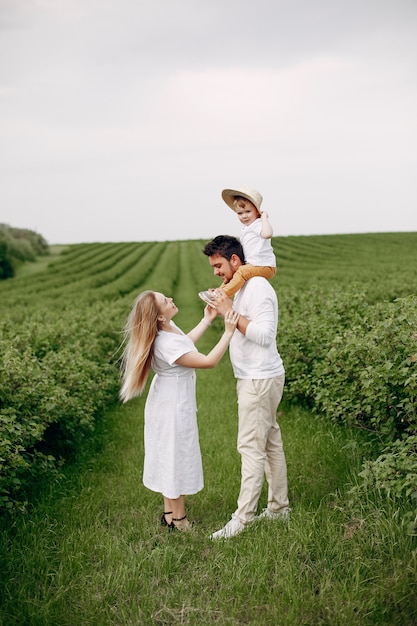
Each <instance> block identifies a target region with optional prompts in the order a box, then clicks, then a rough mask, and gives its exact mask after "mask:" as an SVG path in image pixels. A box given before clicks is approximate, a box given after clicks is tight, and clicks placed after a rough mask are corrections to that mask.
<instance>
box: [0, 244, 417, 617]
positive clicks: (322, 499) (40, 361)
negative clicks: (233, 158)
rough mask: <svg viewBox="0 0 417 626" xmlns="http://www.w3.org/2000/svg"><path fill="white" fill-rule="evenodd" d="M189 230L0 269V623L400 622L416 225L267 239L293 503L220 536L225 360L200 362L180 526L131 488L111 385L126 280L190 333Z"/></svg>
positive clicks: (136, 433)
mask: <svg viewBox="0 0 417 626" xmlns="http://www.w3.org/2000/svg"><path fill="white" fill-rule="evenodd" d="M204 243H205V242H203V241H177V242H154V243H152V242H137V243H135V242H131V243H108V244H105V243H102V244H82V245H81V244H80V245H71V246H65V247H63V248H56V249H54V250H53V251H52V252H53V254H52V255H51V258H50V259H49V263H45V259H42V260H41V261H39V262H36V263H34V264H28V265H25V266H23V267H22V268H21V269H20V270H19V273H18V275H17V276H16V277H15V278H13V279H10V280H7V281H3V282H2V283H0V313H1V316H0V328H1V334H0V342H1V343H0V347H1V351H2V365H1V367H2V369H1V374H0V419H1V422H0V464H1V465H0V468H1V470H2V474H1V479H2V481H3V482H2V483H1V484H0V486H1V492H0V493H1V497H2V500H1V502H2V503H3V508H2V514H1V519H0V524H1V543H0V559H1V561H0V568H1V572H2V574H1V582H0V624H4V625H5V626H9V625H10V626H12V625H16V626H17V625H19V626H20V625H23V624H25V625H26V624H28V625H32V624H33V625H50V624H51V625H52V624H53V625H57V626H67V625H68V626H74V625H80V626H81V625H82V626H85V625H97V626H102V625H107V624H108V625H118V626H122V625H123V626H124V625H142V624H144V625H148V624H149V625H153V624H157V625H165V624H167V625H168V624H172V625H174V624H175V625H176V624H178V625H179V624H190V625H191V624H193V625H203V626H206V625H209V624H218V625H233V626H237V625H239V626H241V625H242V626H243V625H253V626H255V625H271V626H287V625H288V626H298V625H309V626H310V625H311V626H315V625H318V624H322V625H328V626H334V625H340V626H345V625H349V626H350V625H360V626H362V625H364V626H366V625H371V624H375V625H381V626H383V625H386V626H391V625H398V626H400V625H401V626H403V625H404V626H412V625H415V624H417V591H416V583H417V563H416V560H417V542H416V534H417V533H416V527H415V517H416V495H417V494H416V492H417V480H416V477H417V466H416V456H417V448H415V447H414V448H413V447H412V446H409V449H408V448H407V450H408V451H407V453H406V452H405V451H404V450H405V449H404V448H401V449H399V451H398V449H397V448H390V446H391V445H392V443H393V442H395V441H397V440H402V441H404V442H406V441H408V442H413V437H414V436H415V434H416V427H417V426H416V425H417V416H416V396H417V382H416V371H415V355H416V353H417V348H416V345H417V334H416V333H417V323H416V308H417V307H416V295H417V233H392V234H391V233H386V234H364V235H339V236H337V235H334V236H312V237H286V238H280V237H277V238H274V240H273V243H274V248H275V252H276V255H277V262H278V271H277V275H276V276H275V278H274V279H273V281H272V284H273V285H274V287H275V289H276V291H277V294H278V297H279V303H280V328H279V332H278V337H277V341H278V345H279V348H280V352H281V354H282V356H283V359H284V362H285V365H286V369H287V374H288V380H287V386H286V391H285V394H284V401H283V403H282V404H281V406H280V409H279V422H280V424H281V428H282V432H283V439H284V447H285V450H286V455H287V463H288V473H289V491H290V500H291V508H292V516H291V519H290V521H289V522H288V523H281V522H279V521H275V522H270V521H263V522H259V523H256V524H254V525H253V526H251V527H250V528H248V529H247V530H245V531H244V532H243V533H242V534H241V535H239V536H238V537H235V538H233V539H231V540H228V541H221V542H212V541H210V539H209V538H208V537H209V534H210V533H211V532H212V531H213V530H217V529H218V528H220V527H221V526H222V525H224V523H225V522H226V521H227V520H228V518H229V516H230V514H231V513H232V512H233V510H234V509H235V506H236V498H237V495H238V489H239V478H240V476H239V471H240V465H239V461H240V460H239V456H238V454H237V452H236V432H237V421H236V397H235V389H234V386H235V382H234V380H233V377H232V372H231V367H230V363H229V360H228V357H227V356H226V357H225V358H224V359H223V361H222V362H221V364H220V365H219V366H218V367H217V368H216V369H214V370H210V371H199V372H198V374H197V381H198V382H197V400H198V407H199V412H198V419H199V430H200V442H201V448H202V454H203V465H204V475H205V488H204V490H203V491H202V492H201V493H199V494H197V495H195V496H193V497H190V498H188V501H187V508H188V513H189V517H190V519H192V520H193V521H194V522H195V528H194V530H193V532H192V533H190V534H179V533H169V532H167V531H166V529H164V528H162V527H161V526H160V525H159V517H160V515H161V513H162V507H161V498H160V496H158V494H154V493H151V492H149V491H147V490H146V489H145V488H144V487H143V485H142V480H141V479H142V463H143V434H142V431H143V406H144V402H145V397H142V398H138V399H136V400H133V401H131V402H130V403H128V404H127V405H123V406H121V405H120V404H119V403H118V401H117V390H118V362H117V359H118V355H119V354H120V350H119V346H120V341H121V330H122V328H123V325H124V322H125V318H126V316H127V314H128V312H129V310H130V307H131V304H132V302H133V299H134V297H135V296H136V295H137V293H138V292H140V291H142V290H144V289H147V288H151V289H155V290H158V291H163V292H164V293H166V294H167V295H170V296H173V297H174V299H175V301H176V303H177V305H178V307H179V313H178V315H177V317H176V322H177V323H178V324H179V325H180V326H181V327H182V328H183V329H184V330H185V331H187V330H189V329H190V328H191V327H192V326H193V325H195V324H196V323H197V322H198V321H199V319H200V318H201V315H202V308H203V305H202V303H201V301H200V300H199V298H198V296H197V293H198V291H199V290H201V289H205V288H208V287H211V286H216V284H217V281H216V279H215V278H214V277H213V275H212V270H211V268H210V267H209V264H208V261H207V258H206V257H205V256H204V255H203V254H202V253H201V250H202V247H203V245H204ZM221 328H222V323H221V321H220V320H216V321H215V323H213V325H212V326H211V327H210V329H209V331H208V332H207V333H206V334H205V336H204V337H203V339H202V340H201V342H200V344H199V346H198V347H199V349H200V350H201V351H207V350H209V349H210V347H211V346H212V345H213V344H214V343H215V341H216V339H217V337H218V336H219V334H220V332H221ZM413 445H414V444H413ZM384 449H385V450H386V449H389V450H390V451H391V450H395V452H390V454H391V456H390V457H388V456H387V459H386V460H385V462H381V463H380V464H379V465H378V466H377V465H367V463H373V462H374V461H375V460H376V459H377V458H378V456H379V455H380V454H381V451H383V450H384ZM387 455H388V452H387ZM392 459H394V460H395V459H398V460H399V461H401V462H402V465H397V466H395V467H394V468H393V469H392V468H391V469H390V468H389V467H388V461H390V462H392ZM64 461H65V463H64ZM390 467H391V466H390ZM404 468H405V469H404ZM390 471H391V473H390ZM370 473H373V477H372V479H371V478H370ZM265 498H266V490H264V492H263V494H262V498H261V502H260V507H263V506H265Z"/></svg>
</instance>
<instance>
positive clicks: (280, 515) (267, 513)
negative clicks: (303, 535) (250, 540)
mask: <svg viewBox="0 0 417 626" xmlns="http://www.w3.org/2000/svg"><path fill="white" fill-rule="evenodd" d="M290 511H291V509H290V508H289V507H287V508H286V509H281V510H280V511H271V509H264V510H263V511H262V513H260V514H259V515H257V517H256V518H255V519H257V520H258V519H280V520H282V521H283V522H286V521H287V520H289V519H290Z"/></svg>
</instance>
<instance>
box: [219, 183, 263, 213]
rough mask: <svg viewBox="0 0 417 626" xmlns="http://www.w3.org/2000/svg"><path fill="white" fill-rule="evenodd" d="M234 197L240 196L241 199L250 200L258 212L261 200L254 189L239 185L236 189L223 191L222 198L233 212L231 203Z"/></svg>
mask: <svg viewBox="0 0 417 626" xmlns="http://www.w3.org/2000/svg"><path fill="white" fill-rule="evenodd" d="M236 196H242V198H246V199H247V200H250V201H251V202H252V204H254V205H255V206H256V208H257V209H258V211H259V209H260V207H261V204H262V200H263V198H262V196H261V194H260V193H259V191H256V189H251V188H250V187H246V185H241V186H240V187H238V188H237V189H223V191H222V198H223V200H224V201H225V202H226V204H227V206H230V208H231V209H233V211H234V210H235V208H234V206H233V202H234V199H235V197H236Z"/></svg>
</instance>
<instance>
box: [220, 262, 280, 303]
mask: <svg viewBox="0 0 417 626" xmlns="http://www.w3.org/2000/svg"><path fill="white" fill-rule="evenodd" d="M276 272H277V269H276V267H264V266H260V265H251V264H250V263H246V265H241V266H240V267H239V268H238V269H237V270H236V272H235V274H234V276H233V278H232V280H231V281H229V282H228V283H227V285H221V286H220V289H223V291H224V292H225V294H226V295H227V296H228V297H229V298H231V297H232V296H233V295H234V294H235V293H236V291H239V289H241V287H243V285H244V284H245V282H246V281H247V280H249V278H253V277H254V276H262V277H263V278H267V279H268V280H269V279H270V278H272V277H273V276H275V274H276Z"/></svg>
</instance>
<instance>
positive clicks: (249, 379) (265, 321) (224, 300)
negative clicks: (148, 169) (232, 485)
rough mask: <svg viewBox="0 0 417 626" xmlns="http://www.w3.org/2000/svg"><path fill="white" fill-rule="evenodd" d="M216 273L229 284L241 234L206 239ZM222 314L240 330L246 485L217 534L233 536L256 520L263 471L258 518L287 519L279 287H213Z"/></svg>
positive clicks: (236, 341)
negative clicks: (233, 315) (233, 314)
mask: <svg viewBox="0 0 417 626" xmlns="http://www.w3.org/2000/svg"><path fill="white" fill-rule="evenodd" d="M203 252H204V254H205V255H206V256H208V258H209V262H210V265H211V266H212V268H213V270H214V274H215V276H220V277H221V278H222V280H223V283H224V284H227V283H228V282H229V281H230V280H231V279H232V278H233V275H234V273H235V272H236V270H237V269H238V268H239V267H240V266H241V265H243V264H244V254H243V248H242V246H241V244H240V242H239V240H238V239H236V238H235V237H230V236H227V235H219V236H218V237H215V238H214V239H213V240H212V241H210V242H209V243H207V244H206V246H205V247H204V250H203ZM213 295H214V297H215V307H216V309H217V312H218V313H219V314H220V315H223V316H224V315H225V314H226V313H227V312H228V311H230V309H231V308H233V309H234V310H235V311H237V312H238V313H239V314H240V315H239V320H238V324H237V331H235V333H234V336H233V338H232V340H231V343H230V360H231V363H232V367H233V371H234V375H235V377H236V378H237V396H238V417H239V427H238V441H237V449H238V452H239V453H240V455H241V462H242V468H241V474H242V475H241V486H240V493H239V497H238V502H237V509H236V511H235V512H234V513H233V515H232V517H231V520H230V521H229V522H228V523H227V524H226V525H225V526H224V528H221V529H220V530H218V531H217V532H215V533H213V534H212V535H211V538H212V539H221V538H228V537H233V536H235V535H237V534H239V533H240V532H242V531H243V530H244V529H245V527H246V526H247V525H248V524H250V523H251V522H253V521H254V519H255V516H256V510H257V506H258V501H259V497H260V494H261V490H262V485H263V480H264V474H265V475H266V479H267V482H268V506H267V508H266V509H264V511H263V512H262V513H261V514H260V515H259V516H258V517H257V518H256V519H265V518H266V519H277V518H282V519H287V518H288V515H289V507H288V487H287V466H286V461H285V455H284V449H283V445H282V439H281V431H280V428H279V426H278V423H277V420H276V411H277V408H278V405H279V403H280V400H281V397H282V392H283V388H284V381H285V370H284V365H283V362H282V359H281V357H280V355H279V353H278V350H277V346H276V333H277V326H278V301H277V297H276V294H275V291H274V289H273V288H272V286H271V285H270V284H269V282H268V281H267V280H266V279H265V278H262V277H254V278H251V279H250V280H248V281H247V282H246V283H245V285H244V286H243V287H242V288H241V289H240V290H239V291H238V293H237V294H236V295H235V298H234V301H233V302H232V300H230V298H228V297H227V296H226V294H225V293H224V292H223V290H222V289H218V290H216V291H215V292H213Z"/></svg>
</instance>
